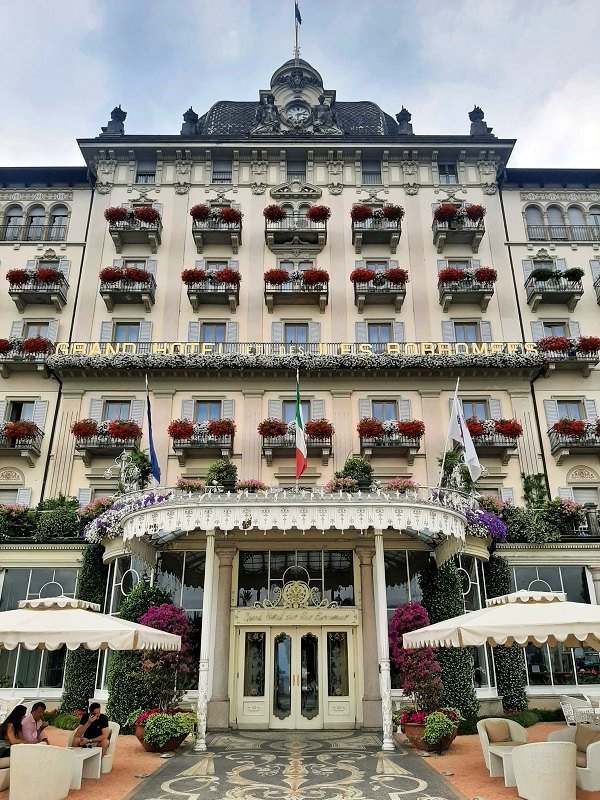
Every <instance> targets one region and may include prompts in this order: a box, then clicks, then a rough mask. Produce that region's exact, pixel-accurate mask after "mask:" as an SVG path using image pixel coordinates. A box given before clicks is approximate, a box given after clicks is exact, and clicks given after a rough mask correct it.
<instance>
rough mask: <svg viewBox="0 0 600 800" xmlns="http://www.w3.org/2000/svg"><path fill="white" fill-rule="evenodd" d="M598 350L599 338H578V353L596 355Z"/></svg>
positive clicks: (599, 347)
mask: <svg viewBox="0 0 600 800" xmlns="http://www.w3.org/2000/svg"><path fill="white" fill-rule="evenodd" d="M598 350H600V337H598V336H580V337H579V339H578V340H577V351H578V352H579V353H597V352H598Z"/></svg>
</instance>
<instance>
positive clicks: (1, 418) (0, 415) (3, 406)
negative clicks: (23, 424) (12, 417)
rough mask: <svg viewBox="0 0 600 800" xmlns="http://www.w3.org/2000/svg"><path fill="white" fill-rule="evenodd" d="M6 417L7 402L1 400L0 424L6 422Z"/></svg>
mask: <svg viewBox="0 0 600 800" xmlns="http://www.w3.org/2000/svg"><path fill="white" fill-rule="evenodd" d="M5 416H6V400H0V422H4V417H5Z"/></svg>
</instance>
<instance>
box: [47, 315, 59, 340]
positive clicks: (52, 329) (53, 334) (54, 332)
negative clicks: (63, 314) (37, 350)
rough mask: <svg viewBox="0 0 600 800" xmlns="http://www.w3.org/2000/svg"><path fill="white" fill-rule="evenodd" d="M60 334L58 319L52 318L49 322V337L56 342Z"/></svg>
mask: <svg viewBox="0 0 600 800" xmlns="http://www.w3.org/2000/svg"><path fill="white" fill-rule="evenodd" d="M57 336H58V320H57V319H51V320H50V322H49V323H48V339H50V341H51V342H55V341H56V339H57Z"/></svg>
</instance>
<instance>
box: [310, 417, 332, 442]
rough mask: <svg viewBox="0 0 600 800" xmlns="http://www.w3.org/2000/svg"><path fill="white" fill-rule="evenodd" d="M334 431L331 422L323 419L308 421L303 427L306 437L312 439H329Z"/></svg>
mask: <svg viewBox="0 0 600 800" xmlns="http://www.w3.org/2000/svg"><path fill="white" fill-rule="evenodd" d="M334 430H335V429H334V427H333V425H332V424H331V422H329V420H328V419H324V418H322V419H312V420H309V421H308V422H307V423H306V424H305V426H304V432H305V433H306V435H307V436H311V437H313V438H314V439H330V438H331V437H332V436H333V433H334Z"/></svg>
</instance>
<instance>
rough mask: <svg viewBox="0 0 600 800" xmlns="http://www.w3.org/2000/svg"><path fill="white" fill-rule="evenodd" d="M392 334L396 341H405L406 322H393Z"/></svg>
mask: <svg viewBox="0 0 600 800" xmlns="http://www.w3.org/2000/svg"><path fill="white" fill-rule="evenodd" d="M392 336H393V339H394V341H395V342H403V341H404V323H403V322H393V323H392Z"/></svg>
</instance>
